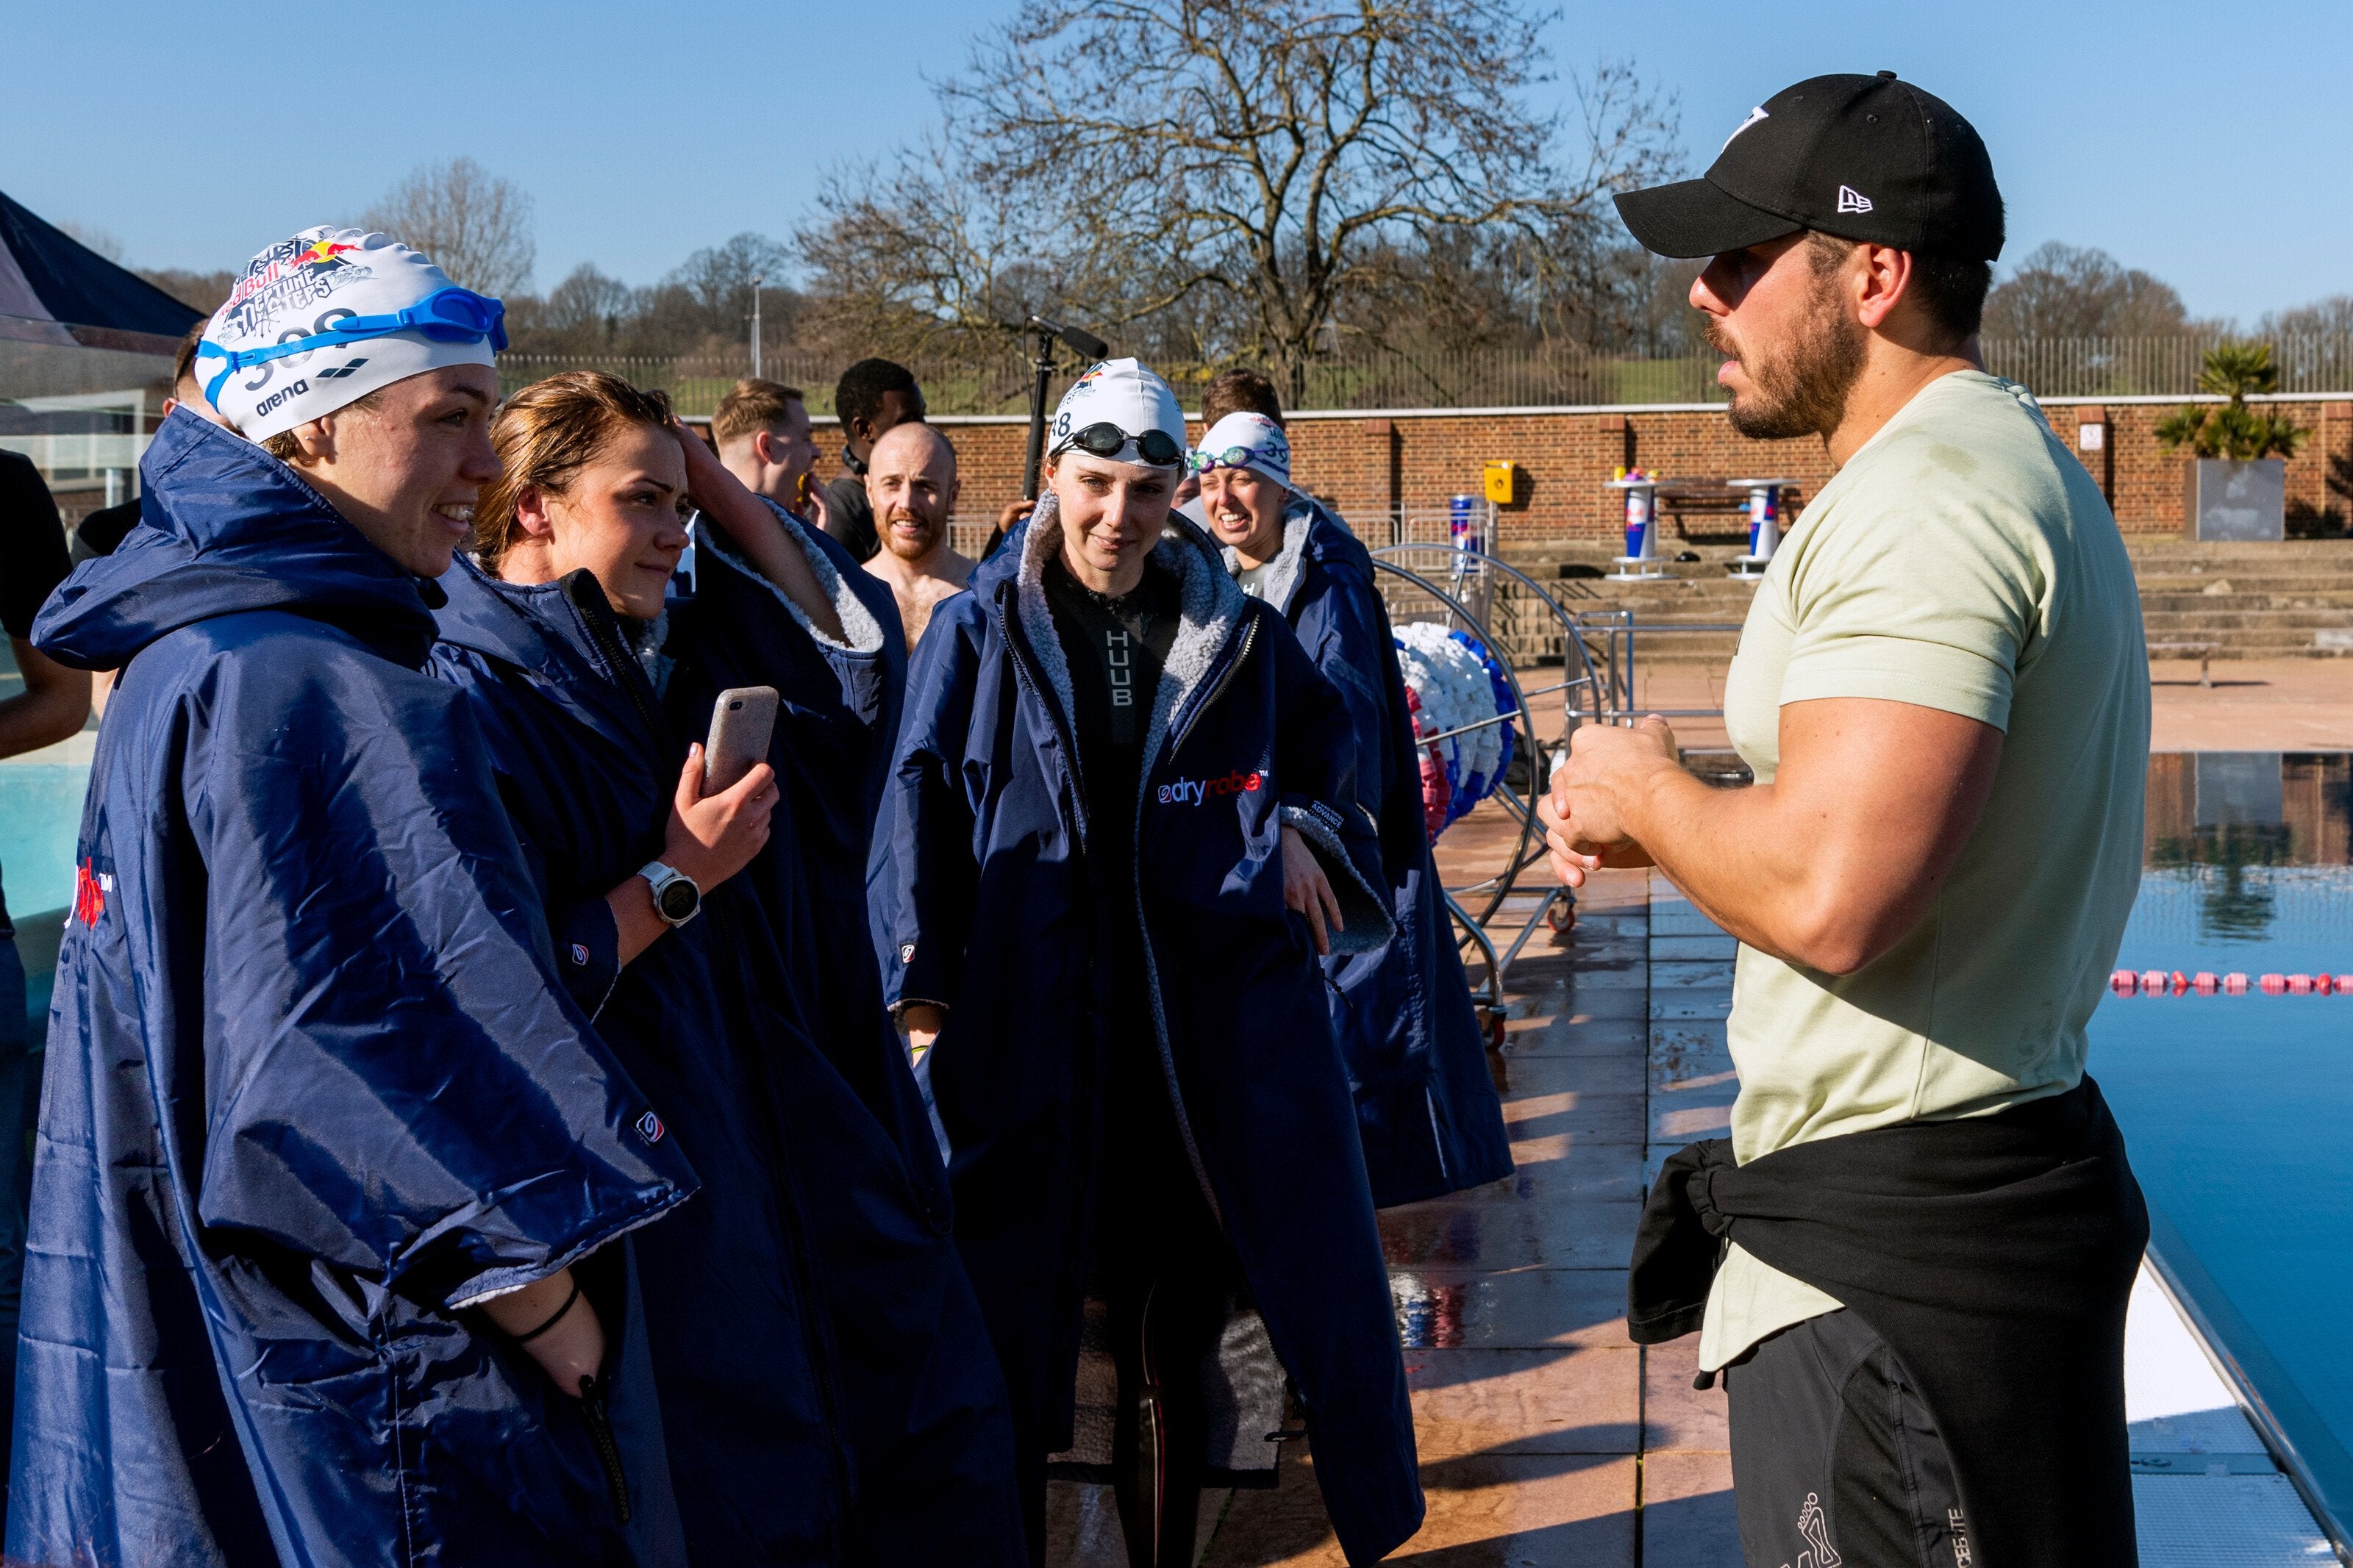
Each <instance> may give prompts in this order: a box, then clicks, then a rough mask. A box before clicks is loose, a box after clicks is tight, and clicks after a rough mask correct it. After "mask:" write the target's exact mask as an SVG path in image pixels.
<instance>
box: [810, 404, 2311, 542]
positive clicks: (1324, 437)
mask: <svg viewBox="0 0 2353 1568" xmlns="http://www.w3.org/2000/svg"><path fill="white" fill-rule="evenodd" d="M2177 406H2179V405H2177V404H2174V403H2171V402H2167V403H2162V404H2139V403H2132V404H2126V403H2109V404H2105V405H2103V404H2097V403H2081V404H2074V403H2054V404H2047V405H2045V409H2044V411H2045V413H2046V414H2047V415H2048V416H2049V417H2050V420H2051V424H2052V428H2053V429H2054V430H2056V431H2057V432H2058V434H2059V437H2060V439H2061V440H2062V441H2064V442H2065V443H2066V444H2067V445H2068V447H2069V448H2070V450H2073V449H2074V448H2075V446H2076V441H2077V436H2076V428H2077V426H2079V425H2083V424H2105V425H2106V426H2107V427H2108V428H2107V444H2106V447H2105V449H2104V450H2102V451H2098V452H2086V453H2083V454H2081V456H2082V458H2083V459H2084V462H2085V463H2086V465H2087V466H2089V467H2090V468H2091V472H2092V477H2093V478H2094V479H2098V480H2100V481H2101V482H2102V485H2103V487H2104V488H2105V489H2106V491H2107V493H2108V496H2109V498H2110V500H2111V503H2112V504H2113V505H2114V506H2115V508H2116V521H2117V522H2118V523H2119V524H2120V525H2122V527H2123V529H2124V531H2126V533H2127V534H2138V535H2175V536H2178V535H2179V532H2180V531H2181V502H2182V464H2183V461H2184V459H2182V458H2175V457H2168V456H2167V455H2165V454H2164V453H2162V452H2160V451H2159V450H2158V446H2157V437H2156V436H2155V434H2154V432H2155V427H2156V426H2157V424H2158V421H2159V420H2161V419H2163V418H2164V417H2165V416H2167V415H2168V414H2169V413H2171V412H2172V411H2173V410H2174V408H2176V407H2177ZM2284 406H2286V407H2287V408H2288V410H2289V411H2290V412H2291V413H2292V415H2293V416H2294V417H2295V419H2296V421H2297V423H2299V424H2301V425H2302V426H2305V427H2306V430H2307V431H2308V432H2310V434H2309V435H2308V436H2307V437H2306V440H2305V443H2304V448H2303V450H2302V451H2300V452H2299V453H2298V454H2297V455H2296V456H2295V458H2293V459H2291V460H2290V461H2289V463H2288V468H2287V505H2288V517H2289V527H2290V530H2291V531H2297V530H2299V529H2301V530H2303V531H2329V532H2339V531H2343V530H2344V529H2345V526H2346V520H2347V516H2348V495H2353V399H2348V400H2346V401H2342V402H2325V403H2323V402H2312V403H2305V402H2298V403H2290V404H2287V405H2284ZM826 423H827V424H829V423H830V422H826ZM937 423H938V425H939V426H940V429H941V431H942V433H943V434H944V435H946V436H947V437H948V438H949V439H950V440H951V441H953V442H954V443H955V447H956V454H957V460H958V464H959V468H960V472H961V474H962V478H963V481H964V495H963V500H962V501H961V503H960V504H959V506H958V508H957V510H958V512H959V513H960V514H961V515H963V516H965V517H966V518H974V517H979V516H987V515H993V514H994V513H995V512H996V511H997V509H998V508H999V507H1000V506H1002V505H1003V504H1004V503H1005V502H1006V501H1008V500H1012V499H1014V498H1015V497H1017V496H1018V495H1019V494H1020V492H1021V458H1022V442H1023V440H1024V438H1025V437H1026V435H1027V433H1028V428H1029V427H1028V425H1027V422H1026V421H1023V420H1020V419H1009V420H1008V419H996V418H989V419H977V418H976V419H946V418H944V419H941V420H939V421H938V422H937ZM1194 434H1195V435H1196V436H1197V437H1198V435H1199V431H1198V428H1197V429H1196V430H1195V432H1194ZM818 439H819V443H820V445H821V446H823V447H826V448H827V450H828V453H829V454H830V453H831V452H834V451H838V450H839V436H838V435H836V434H834V432H833V431H832V430H830V429H827V428H824V427H823V426H821V427H820V431H819V436H818ZM1291 439H1292V450H1293V475H1294V477H1295V478H1296V479H1298V480H1299V482H1300V484H1301V485H1302V487H1303V488H1304V489H1308V490H1311V491H1313V492H1314V493H1315V494H1317V495H1320V496H1323V497H1324V498H1325V499H1327V500H1330V501H1332V502H1334V503H1335V504H1336V506H1337V507H1338V509H1339V510H1340V511H1341V512H1343V513H1344V514H1345V515H1347V516H1350V517H1354V518H1356V519H1358V520H1360V524H1361V521H1362V520H1365V519H1369V518H1375V517H1382V516H1387V515H1389V514H1391V513H1393V512H1395V511H1397V510H1398V509H1399V508H1403V509H1406V510H1413V511H1420V510H1441V511H1442V510H1444V509H1445V506H1446V502H1447V498H1448V497H1449V496H1452V495H1456V494H1461V493H1472V494H1476V493H1478V491H1479V489H1480V487H1481V470H1482V465H1483V464H1485V463H1486V462H1487V461H1488V460H1489V459H1490V458H1510V459H1511V460H1512V461H1513V462H1514V463H1517V464H1518V465H1519V466H1520V470H1521V472H1520V478H1519V489H1518V495H1517V498H1516V500H1514V503H1513V504H1512V505H1511V506H1509V507H1507V508H1505V509H1504V511H1503V514H1502V524H1503V536H1504V542H1507V543H1512V544H1518V545H1538V544H1542V543H1545V542H1551V541H1559V542H1567V541H1571V540H1593V541H1600V540H1605V539H1608V538H1609V537H1611V536H1613V535H1619V533H1620V530H1621V529H1622V528H1623V526H1624V518H1625V512H1624V507H1623V503H1622V501H1621V500H1620V497H1619V495H1618V494H1617V492H1615V491H1609V490H1605V489H1602V485H1603V483H1604V482H1605V481H1607V480H1608V479H1609V475H1610V470H1611V469H1613V468H1617V467H1619V466H1620V465H1621V464H1639V465H1640V466H1641V468H1644V469H1646V470H1650V471H1652V472H1655V473H1658V474H1661V475H1662V476H1664V477H1665V478H1666V479H1670V480H1674V479H1689V480H1707V479H1733V478H1745V477H1750V476H1757V477H1768V476H1769V477H1775V478H1788V479H1796V480H1797V481H1798V482H1799V491H1798V494H1797V496H1796V498H1795V499H1796V500H1797V502H1798V503H1799V504H1803V502H1804V500H1806V499H1807V498H1808V497H1810V496H1811V495H1812V494H1813V493H1814V492H1815V491H1816V490H1817V489H1820V487H1821V485H1822V482H1823V481H1824V480H1826V479H1829V478H1830V476H1831V466H1830V460H1829V458H1827V457H1826V456H1825V455H1824V454H1823V451H1822V447H1821V443H1820V441H1818V440H1814V439H1811V438H1808V439H1805V440H1798V441H1751V440H1747V439H1746V438H1745V437H1739V436H1736V435H1734V434H1733V432H1732V427H1731V426H1730V425H1728V424H1726V423H1725V417H1724V415H1723V414H1722V413H1721V412H1720V411H1718V410H1715V409H1692V408H1630V409H1615V408H1612V409H1576V410H1567V411H1553V412H1535V411H1532V412H1526V413H1518V412H1508V411H1507V412H1502V413H1485V414H1476V413H1474V414H1456V413H1449V412H1414V413H1400V414H1386V415H1377V416H1363V415H1356V414H1346V415H1325V414H1301V415H1297V416H1293V418H1292V420H1291ZM822 472H823V474H824V476H825V477H827V478H830V477H832V476H833V475H834V474H835V473H838V472H839V468H838V467H837V466H836V465H835V463H834V462H833V461H832V460H831V458H828V462H827V463H826V465H825V467H824V468H823V470H822ZM1788 515H1792V516H1794V515H1795V513H1794V509H1793V510H1792V511H1791V512H1790V513H1789V514H1788ZM1738 526H1740V525H1739V524H1738V523H1737V522H1736V521H1735V519H1734V518H1733V516H1732V514H1731V513H1729V512H1728V511H1725V512H1715V513H1705V512H1698V511H1694V512H1691V513H1689V514H1687V515H1684V516H1683V517H1681V518H1680V519H1674V518H1672V514H1671V524H1670V527H1669V528H1668V530H1667V537H1674V536H1675V535H1676V533H1677V532H1678V531H1679V529H1680V531H1681V532H1682V533H1683V535H1684V536H1687V537H1694V536H1695V537H1705V536H1708V535H1711V534H1713V535H1715V536H1717V537H1723V538H1729V537H1730V536H1731V534H1732V532H1733V531H1734V530H1735V529H1736V528H1737V527H1738Z"/></svg>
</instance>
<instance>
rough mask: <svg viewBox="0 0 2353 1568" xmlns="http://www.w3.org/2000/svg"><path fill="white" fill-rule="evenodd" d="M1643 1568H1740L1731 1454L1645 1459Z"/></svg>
mask: <svg viewBox="0 0 2353 1568" xmlns="http://www.w3.org/2000/svg"><path fill="white" fill-rule="evenodd" d="M1641 1528H1642V1568H1740V1563H1741V1555H1740V1519H1739V1516H1738V1514H1737V1513H1736V1511H1735V1510H1734V1508H1733V1502H1732V1458H1731V1456H1730V1455H1727V1454H1662V1453H1658V1452H1655V1451H1654V1452H1651V1453H1648V1454H1645V1455H1643V1456H1642V1527H1641Z"/></svg>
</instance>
